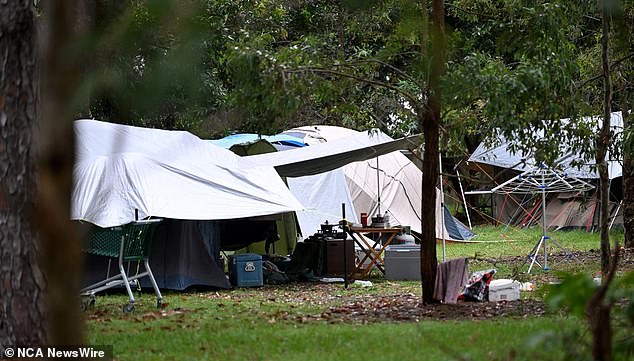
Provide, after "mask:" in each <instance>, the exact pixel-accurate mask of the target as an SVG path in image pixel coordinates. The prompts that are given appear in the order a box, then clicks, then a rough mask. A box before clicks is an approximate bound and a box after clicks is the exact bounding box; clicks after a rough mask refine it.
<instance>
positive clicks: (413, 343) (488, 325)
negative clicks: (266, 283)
mask: <svg viewBox="0 0 634 361" xmlns="http://www.w3.org/2000/svg"><path fill="white" fill-rule="evenodd" d="M475 233H476V234H478V237H477V238H476V240H478V241H480V242H479V243H468V244H465V243H447V245H446V252H447V258H455V257H473V256H474V255H477V257H478V259H487V260H472V261H471V263H470V269H471V270H472V271H474V270H478V269H486V268H492V267H495V268H497V269H498V271H499V273H498V276H497V277H498V278H499V277H511V276H515V275H517V274H518V273H517V272H518V270H520V269H521V271H523V273H522V277H524V278H523V279H520V280H522V281H527V280H530V281H532V282H534V283H535V284H536V285H537V286H538V287H539V288H541V285H543V284H545V283H547V282H550V281H552V279H553V278H554V277H556V274H557V273H556V272H555V271H550V272H546V271H543V270H541V269H539V268H536V269H535V271H534V272H533V273H532V274H531V275H526V274H525V271H526V268H527V264H525V263H524V262H523V260H524V258H525V256H526V254H527V253H528V252H529V251H530V250H531V249H532V248H533V246H534V244H535V243H536V242H537V241H538V240H539V238H540V237H541V230H540V229H528V230H521V231H516V230H512V229H504V228H494V227H478V228H476V230H475ZM549 236H551V237H552V238H553V239H555V240H556V241H557V242H559V243H560V244H561V245H562V246H563V247H565V248H566V249H568V250H570V251H588V250H592V249H594V250H596V249H598V245H599V237H598V235H597V234H593V233H585V232H581V231H571V232H563V231H559V232H550V233H549ZM619 237H620V239H621V242H622V237H623V235H622V233H621V234H619V233H614V234H613V236H612V239H613V240H614V239H619ZM501 240H505V241H506V242H498V241H501ZM441 257H442V248H441V246H440V245H439V246H438V258H439V260H440V259H441ZM491 259H496V260H498V262H497V263H496V264H495V265H494V264H492V263H491ZM509 259H511V260H515V261H511V262H509V261H508V260H509ZM500 260H504V261H500ZM598 268H599V267H598V264H597V263H596V262H594V261H589V262H588V261H587V260H585V261H584V262H577V261H575V260H571V261H566V262H561V263H557V264H556V269H557V270H558V271H559V270H566V271H571V270H572V271H578V272H583V273H587V274H593V273H594V272H596V271H597V270H598ZM371 280H372V282H373V286H372V287H371V288H352V289H349V290H344V289H343V287H341V286H337V287H329V288H324V287H322V286H320V285H318V284H292V285H289V286H284V287H264V288H259V289H235V290H228V291H207V292H183V293H180V292H167V293H166V294H165V295H164V296H165V302H166V307H165V308H164V309H163V310H160V311H157V310H156V308H154V307H153V306H154V304H155V301H154V299H153V297H152V295H151V294H150V293H144V294H143V295H142V296H141V297H140V298H139V299H138V302H137V308H136V310H135V312H134V313H132V314H129V315H126V314H123V313H122V312H121V306H122V305H123V304H125V303H126V302H127V297H126V296H125V295H123V294H114V295H107V296H102V295H99V296H98V297H97V304H96V306H95V308H94V309H91V310H89V311H88V312H87V313H86V314H85V315H86V317H87V322H86V330H87V339H88V341H89V343H90V344H95V345H113V348H114V354H115V359H117V360H209V359H218V360H364V361H367V360H466V359H471V360H507V359H518V360H521V359H526V360H529V359H531V360H532V359H562V358H563V357H564V353H566V352H567V351H566V350H565V349H564V346H563V345H562V344H560V343H557V342H555V343H554V344H551V345H550V346H548V348H544V347H545V346H544V344H534V343H532V342H533V341H534V340H535V338H536V337H539V336H540V335H542V336H543V335H547V334H551V335H561V334H564V333H565V334H568V333H570V332H573V331H574V332H576V333H578V334H583V332H584V331H583V327H584V325H585V322H584V321H582V320H578V319H576V318H574V317H572V316H566V315H560V314H554V313H548V314H547V315H545V316H541V317H531V316H529V317H526V318H521V319H520V318H498V319H494V320H486V321H468V320H465V321H427V320H423V321H420V322H405V323H395V322H370V323H359V322H357V323H345V322H335V323H329V321H328V320H327V319H324V318H320V317H319V315H321V314H322V313H323V312H324V311H327V310H328V309H329V308H330V307H336V306H340V305H341V304H342V303H344V302H346V301H350V300H351V299H354V297H355V296H364V297H368V296H369V297H371V296H372V295H377V296H379V295H382V296H385V295H398V294H406V293H411V294H414V295H417V296H420V294H421V289H420V283H419V282H394V281H387V280H385V279H384V278H383V277H382V276H378V275H376V274H373V276H372V277H371ZM541 296H542V292H539V291H538V292H532V293H523V296H522V297H532V298H540V297H541ZM482 307H487V305H486V304H482ZM585 337H587V334H586V336H585ZM546 339H548V337H546ZM554 339H556V338H554ZM576 341H578V338H577V339H574V340H573V342H576ZM568 346H570V345H568Z"/></svg>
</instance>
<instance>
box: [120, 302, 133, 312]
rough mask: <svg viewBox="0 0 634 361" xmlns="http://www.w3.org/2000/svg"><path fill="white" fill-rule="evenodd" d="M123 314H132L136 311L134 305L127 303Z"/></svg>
mask: <svg viewBox="0 0 634 361" xmlns="http://www.w3.org/2000/svg"><path fill="white" fill-rule="evenodd" d="M122 310H123V313H130V312H132V311H134V303H126V304H125V305H123V309H122Z"/></svg>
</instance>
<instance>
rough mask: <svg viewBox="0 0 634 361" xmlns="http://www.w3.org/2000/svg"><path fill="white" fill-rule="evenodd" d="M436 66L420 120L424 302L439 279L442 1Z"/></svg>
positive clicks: (434, 41)
mask: <svg viewBox="0 0 634 361" xmlns="http://www.w3.org/2000/svg"><path fill="white" fill-rule="evenodd" d="M431 49H432V52H431V57H432V69H431V74H430V76H429V94H428V98H427V104H426V107H425V109H419V110H418V114H419V122H420V123H422V124H421V125H422V129H423V133H424V137H425V148H424V153H423V179H422V191H421V207H422V210H421V240H422V242H421V252H420V258H421V260H420V261H421V262H420V267H421V286H422V289H423V302H424V303H433V302H434V287H435V282H436V267H437V265H438V259H437V255H436V185H437V181H438V176H439V172H440V170H439V169H438V166H439V163H438V156H439V154H440V151H439V137H440V107H441V93H440V79H441V77H442V75H443V73H444V71H445V8H444V2H443V1H442V0H434V1H433V4H432V32H431Z"/></svg>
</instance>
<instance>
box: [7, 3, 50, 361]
mask: <svg viewBox="0 0 634 361" xmlns="http://www.w3.org/2000/svg"><path fill="white" fill-rule="evenodd" d="M36 29H37V27H36V18H35V11H34V9H33V1H32V0H13V1H9V2H5V3H4V4H3V5H2V6H0V54H2V55H0V59H2V61H1V62H0V79H2V81H0V87H1V88H0V254H1V256H0V257H1V258H0V289H1V290H2V291H1V292H0V307H2V308H1V310H0V353H1V354H2V355H4V347H5V346H11V345H42V344H44V343H45V339H46V332H45V330H46V328H45V324H46V320H45V311H44V309H45V290H46V280H45V277H44V275H43V272H42V271H41V270H40V267H39V257H40V254H41V247H40V243H39V240H38V235H37V232H36V229H35V224H34V222H33V221H34V220H35V217H36V216H35V198H36V193H37V192H36V189H37V181H36V176H37V175H36V167H35V152H34V143H35V141H34V140H35V137H34V131H35V124H36V117H37V77H36V72H37V64H36V59H37V55H36V54H37V48H38V47H37V34H36V33H37V30H36Z"/></svg>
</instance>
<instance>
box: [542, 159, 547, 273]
mask: <svg viewBox="0 0 634 361" xmlns="http://www.w3.org/2000/svg"><path fill="white" fill-rule="evenodd" d="M544 172H545V171H544V170H542V185H541V187H542V240H543V241H544V267H543V269H544V270H548V249H547V247H546V243H548V241H547V240H548V236H546V175H545V174H544Z"/></svg>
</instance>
